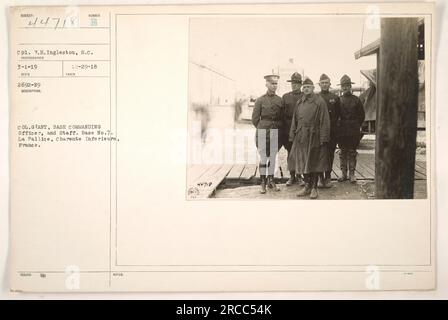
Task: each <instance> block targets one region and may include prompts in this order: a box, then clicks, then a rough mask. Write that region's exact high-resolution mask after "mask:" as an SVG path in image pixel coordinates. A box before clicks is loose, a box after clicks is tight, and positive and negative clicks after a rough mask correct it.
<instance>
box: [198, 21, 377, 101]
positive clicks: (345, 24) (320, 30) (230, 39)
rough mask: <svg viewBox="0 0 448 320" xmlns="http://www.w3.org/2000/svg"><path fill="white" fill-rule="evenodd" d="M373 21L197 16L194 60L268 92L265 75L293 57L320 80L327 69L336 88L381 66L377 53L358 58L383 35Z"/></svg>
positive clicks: (251, 90) (249, 88)
mask: <svg viewBox="0 0 448 320" xmlns="http://www.w3.org/2000/svg"><path fill="white" fill-rule="evenodd" d="M363 25H365V27H364V32H363ZM370 25H371V24H368V23H365V18H364V17H360V16H356V17H351V16H344V17H341V16H334V17H328V16H313V17H282V18H278V17H263V18H258V17H257V18H253V17H235V18H234V17H226V18H219V17H218V18H215V17H210V18H192V19H191V20H190V59H191V60H193V61H195V62H199V63H204V64H206V65H208V66H211V67H214V68H216V69H219V70H220V71H222V72H223V73H225V74H226V75H227V76H229V77H231V78H233V79H235V80H236V81H237V88H238V90H239V91H241V92H244V93H246V94H257V95H258V94H260V93H262V92H264V91H265V90H266V88H265V87H264V79H263V76H264V75H265V74H268V73H270V72H271V70H272V69H273V68H276V67H277V66H280V67H282V66H283V67H285V66H288V64H289V63H290V62H289V59H291V58H292V59H294V65H295V66H296V67H297V69H302V68H303V69H304V70H305V75H307V76H309V77H310V78H311V79H312V80H313V81H314V82H315V83H316V82H317V81H318V79H319V76H320V75H321V74H322V73H326V74H328V76H330V78H331V79H332V87H336V84H338V83H339V79H340V78H341V76H342V75H344V74H348V75H349V76H350V77H351V78H352V81H353V82H356V85H360V84H361V83H360V81H361V82H364V81H365V78H364V77H363V76H362V75H361V74H360V72H359V70H362V69H373V68H375V67H376V58H375V56H374V55H373V56H370V57H363V58H361V59H358V60H355V58H354V53H355V51H357V50H359V49H360V47H361V46H364V45H366V44H368V43H370V42H372V41H374V40H376V39H378V38H379V30H378V29H372V28H371V27H369V26H370ZM289 66H291V65H290V64H289ZM297 71H299V72H301V70H297ZM286 80H287V79H280V81H286Z"/></svg>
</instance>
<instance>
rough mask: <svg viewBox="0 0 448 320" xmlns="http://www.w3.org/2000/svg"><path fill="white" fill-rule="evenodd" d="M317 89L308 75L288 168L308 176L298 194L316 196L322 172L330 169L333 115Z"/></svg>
mask: <svg viewBox="0 0 448 320" xmlns="http://www.w3.org/2000/svg"><path fill="white" fill-rule="evenodd" d="M313 91H314V84H313V82H312V81H311V79H309V78H307V79H305V80H304V82H303V85H302V92H303V96H302V97H301V99H300V100H299V101H298V102H297V108H296V111H295V113H294V116H293V121H292V124H291V130H290V133H289V139H290V141H292V142H293V144H292V148H291V154H290V156H289V157H288V168H289V170H290V171H296V172H297V173H299V174H303V176H304V180H305V186H304V187H303V189H302V190H300V191H299V193H298V194H297V196H299V197H300V196H305V195H309V196H310V198H311V199H316V198H317V197H318V192H317V181H318V176H319V173H321V172H325V171H327V170H328V169H329V161H328V146H327V144H328V142H329V141H330V116H329V114H328V110H327V105H326V103H325V101H324V100H323V99H322V98H321V97H320V96H318V95H316V94H314V92H313Z"/></svg>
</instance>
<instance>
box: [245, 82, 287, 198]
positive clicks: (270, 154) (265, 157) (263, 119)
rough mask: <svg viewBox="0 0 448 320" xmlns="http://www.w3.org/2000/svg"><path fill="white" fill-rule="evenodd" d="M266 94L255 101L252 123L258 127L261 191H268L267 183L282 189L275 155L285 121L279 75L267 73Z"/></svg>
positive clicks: (272, 187) (269, 185) (273, 187)
mask: <svg viewBox="0 0 448 320" xmlns="http://www.w3.org/2000/svg"><path fill="white" fill-rule="evenodd" d="M264 78H265V80H266V88H267V89H268V90H267V92H266V94H264V95H262V96H261V97H259V98H258V99H257V100H256V101H255V107H254V111H253V112H252V123H253V125H254V126H255V128H257V130H256V140H255V144H256V146H257V149H258V152H259V154H260V163H259V172H260V179H261V190H260V192H261V193H263V194H264V193H266V185H267V186H268V187H269V188H270V189H273V190H275V191H280V188H278V187H277V185H276V184H275V181H274V170H275V157H276V155H277V152H278V150H279V149H280V147H281V145H280V136H279V129H280V128H281V127H282V123H283V108H282V99H281V98H280V97H279V96H278V95H276V94H275V91H276V90H277V86H278V79H279V78H280V77H279V76H278V75H267V76H265V77H264Z"/></svg>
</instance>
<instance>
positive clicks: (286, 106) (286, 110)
mask: <svg viewBox="0 0 448 320" xmlns="http://www.w3.org/2000/svg"><path fill="white" fill-rule="evenodd" d="M286 81H287V82H291V89H292V91H291V92H288V93H285V94H284V95H283V97H282V105H283V126H282V128H281V130H280V137H281V144H282V145H283V147H285V149H286V151H288V156H289V154H290V152H291V147H292V142H291V141H289V130H290V129H291V123H292V117H293V115H294V111H295V110H296V107H297V101H298V100H299V99H300V98H301V97H302V95H303V93H302V91H300V88H301V86H302V76H301V75H300V73H298V72H294V73H293V74H292V75H291V80H286ZM298 178H299V180H301V178H300V176H299V177H298ZM296 180H297V177H296V172H295V171H290V176H289V179H288V181H287V182H286V186H291V185H293V184H294V183H295V182H296Z"/></svg>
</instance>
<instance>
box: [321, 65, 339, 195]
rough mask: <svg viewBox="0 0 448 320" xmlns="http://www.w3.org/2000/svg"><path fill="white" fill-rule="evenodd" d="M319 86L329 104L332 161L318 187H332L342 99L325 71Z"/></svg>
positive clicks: (329, 156)
mask: <svg viewBox="0 0 448 320" xmlns="http://www.w3.org/2000/svg"><path fill="white" fill-rule="evenodd" d="M319 86H320V93H319V95H320V96H321V97H322V98H323V99H324V100H325V102H326V104H327V109H328V114H329V115H330V141H329V142H328V161H329V162H330V168H329V170H328V171H326V172H324V173H321V174H320V176H319V183H318V187H320V188H330V187H331V186H332V185H331V171H332V168H333V160H334V151H335V150H336V143H337V142H336V139H337V137H336V135H337V125H338V121H339V118H340V116H341V100H340V99H339V97H338V96H337V95H335V94H334V93H331V92H330V91H329V90H330V86H331V81H330V78H329V77H328V76H327V75H326V74H325V73H323V74H322V75H321V76H320V79H319Z"/></svg>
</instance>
